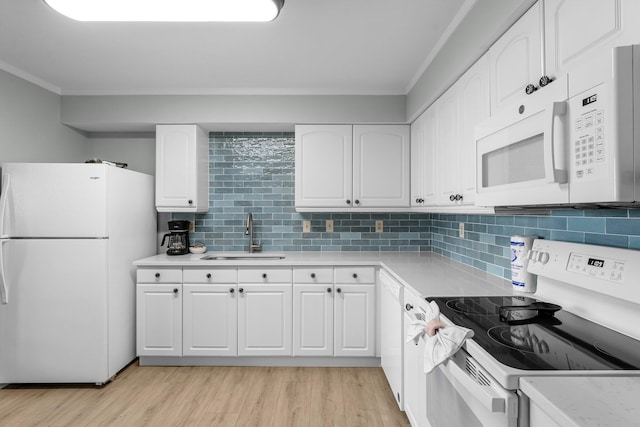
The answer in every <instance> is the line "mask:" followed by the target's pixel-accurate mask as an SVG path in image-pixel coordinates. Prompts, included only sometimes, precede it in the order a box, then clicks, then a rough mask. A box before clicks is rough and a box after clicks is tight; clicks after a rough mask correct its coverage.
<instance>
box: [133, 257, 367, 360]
mask: <svg viewBox="0 0 640 427" xmlns="http://www.w3.org/2000/svg"><path fill="white" fill-rule="evenodd" d="M292 273H293V272H292V269H291V268H263V267H246V268H245V267H242V268H239V269H237V268H219V269H208V268H203V267H185V268H184V271H183V270H181V269H175V268H174V269H167V268H159V269H155V270H154V269H147V268H139V269H138V284H137V291H136V292H137V335H138V336H137V351H138V355H139V356H292V355H293V356H352V357H375V355H376V339H375V336H376V314H375V311H376V284H375V283H376V280H375V268H373V267H336V268H335V269H334V268H333V267H331V266H323V267H314V268H296V269H295V277H296V279H295V285H294V284H293V279H292V275H293V274H292ZM164 282H167V283H164Z"/></svg>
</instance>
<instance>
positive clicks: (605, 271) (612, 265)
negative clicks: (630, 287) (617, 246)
mask: <svg viewBox="0 0 640 427" xmlns="http://www.w3.org/2000/svg"><path fill="white" fill-rule="evenodd" d="M625 264H626V263H625V262H624V261H621V260H617V259H610V258H605V257H602V256H597V255H587V254H580V253H575V252H574V253H571V255H570V256H569V264H568V265H567V270H568V271H572V272H575V273H578V274H582V275H585V276H591V277H595V278H597V279H607V280H610V281H612V282H623V281H624V276H625V274H624V268H625Z"/></svg>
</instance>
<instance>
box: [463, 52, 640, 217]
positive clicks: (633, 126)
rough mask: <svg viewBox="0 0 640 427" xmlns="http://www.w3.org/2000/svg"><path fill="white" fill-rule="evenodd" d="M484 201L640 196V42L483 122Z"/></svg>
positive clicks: (480, 189)
mask: <svg viewBox="0 0 640 427" xmlns="http://www.w3.org/2000/svg"><path fill="white" fill-rule="evenodd" d="M476 162H477V179H476V205H479V206H494V207H499V206H528V205H531V206H533V205H582V204H603V205H612V206H616V205H619V206H627V205H631V204H634V203H636V202H640V45H634V46H622V47H617V48H614V49H613V50H612V51H611V53H610V54H607V55H603V56H602V57H600V58H594V59H593V61H592V62H590V63H588V64H587V65H585V66H584V67H581V68H578V69H576V70H572V71H570V72H569V73H567V74H566V75H563V76H562V77H559V78H557V79H556V80H555V81H552V82H551V83H550V84H549V85H548V86H546V87H544V88H542V89H541V90H538V91H537V92H534V93H532V94H531V95H529V96H525V97H524V99H523V102H521V103H520V105H516V106H515V107H514V108H509V109H506V110H505V111H501V112H498V113H497V114H493V115H492V117H491V118H490V119H488V120H486V121H485V122H483V123H481V124H479V125H478V126H477V127H476Z"/></svg>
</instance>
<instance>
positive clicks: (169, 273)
mask: <svg viewBox="0 0 640 427" xmlns="http://www.w3.org/2000/svg"><path fill="white" fill-rule="evenodd" d="M137 273H138V283H182V269H181V268H170V267H156V268H147V267H145V268H138V272H137Z"/></svg>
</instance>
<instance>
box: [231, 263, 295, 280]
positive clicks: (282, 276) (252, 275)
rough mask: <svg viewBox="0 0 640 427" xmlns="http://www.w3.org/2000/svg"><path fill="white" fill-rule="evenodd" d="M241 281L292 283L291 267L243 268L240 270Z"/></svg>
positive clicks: (239, 278) (239, 277)
mask: <svg viewBox="0 0 640 427" xmlns="http://www.w3.org/2000/svg"><path fill="white" fill-rule="evenodd" d="M238 282H239V283H291V269H290V268H270V267H256V268H241V269H239V270H238Z"/></svg>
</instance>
